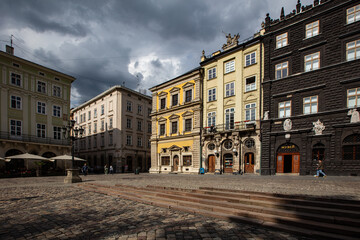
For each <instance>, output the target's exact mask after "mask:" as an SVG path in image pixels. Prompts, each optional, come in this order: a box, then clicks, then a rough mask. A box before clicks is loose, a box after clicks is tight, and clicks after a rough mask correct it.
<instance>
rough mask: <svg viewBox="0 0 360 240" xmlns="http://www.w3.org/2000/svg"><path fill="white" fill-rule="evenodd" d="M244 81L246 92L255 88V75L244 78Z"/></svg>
mask: <svg viewBox="0 0 360 240" xmlns="http://www.w3.org/2000/svg"><path fill="white" fill-rule="evenodd" d="M245 82H246V87H245V91H246V92H249V91H253V90H256V77H255V76H253V77H249V78H246V80H245Z"/></svg>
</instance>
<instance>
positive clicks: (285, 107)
mask: <svg viewBox="0 0 360 240" xmlns="http://www.w3.org/2000/svg"><path fill="white" fill-rule="evenodd" d="M288 102H290V109H289V112H290V115H289V116H287V115H286V109H287V107H288V106H286V103H288ZM282 103H284V107H280V104H282ZM281 109H284V116H281V115H280V111H281ZM291 111H292V100H287V101H283V102H279V103H278V118H287V117H291V115H292V114H291Z"/></svg>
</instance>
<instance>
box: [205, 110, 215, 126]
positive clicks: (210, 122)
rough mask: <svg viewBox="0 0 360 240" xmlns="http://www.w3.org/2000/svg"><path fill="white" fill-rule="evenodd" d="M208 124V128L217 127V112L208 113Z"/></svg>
mask: <svg viewBox="0 0 360 240" xmlns="http://www.w3.org/2000/svg"><path fill="white" fill-rule="evenodd" d="M207 124H208V127H211V126H214V127H215V126H216V112H208V114H207Z"/></svg>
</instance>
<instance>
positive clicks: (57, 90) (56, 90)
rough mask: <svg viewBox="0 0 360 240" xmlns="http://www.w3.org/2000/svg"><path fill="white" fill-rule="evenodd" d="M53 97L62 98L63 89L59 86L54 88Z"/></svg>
mask: <svg viewBox="0 0 360 240" xmlns="http://www.w3.org/2000/svg"><path fill="white" fill-rule="evenodd" d="M53 96H54V97H61V88H60V87H59V86H53Z"/></svg>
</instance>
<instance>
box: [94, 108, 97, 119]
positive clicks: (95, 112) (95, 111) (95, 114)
mask: <svg viewBox="0 0 360 240" xmlns="http://www.w3.org/2000/svg"><path fill="white" fill-rule="evenodd" d="M94 118H97V108H95V109H94Z"/></svg>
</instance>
